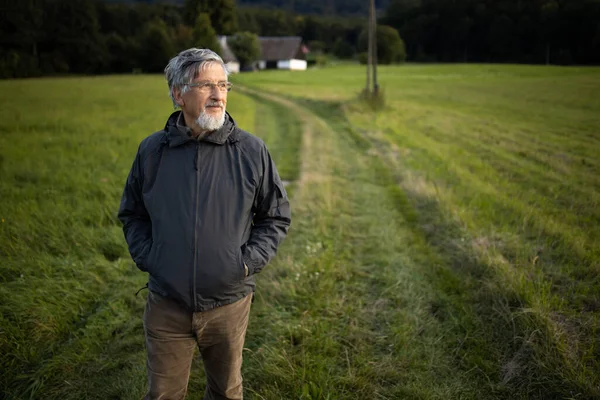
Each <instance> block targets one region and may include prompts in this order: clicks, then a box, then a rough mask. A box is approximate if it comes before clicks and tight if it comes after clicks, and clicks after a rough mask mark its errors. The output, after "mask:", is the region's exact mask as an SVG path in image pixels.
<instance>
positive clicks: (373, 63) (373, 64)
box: [365, 0, 379, 97]
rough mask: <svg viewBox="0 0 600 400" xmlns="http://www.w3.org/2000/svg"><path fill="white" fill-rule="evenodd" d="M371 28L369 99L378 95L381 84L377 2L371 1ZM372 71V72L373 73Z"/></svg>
mask: <svg viewBox="0 0 600 400" xmlns="http://www.w3.org/2000/svg"><path fill="white" fill-rule="evenodd" d="M368 21H369V26H368V33H369V39H368V42H367V43H368V46H367V47H368V49H367V86H366V89H365V94H366V95H367V96H368V97H371V95H377V93H378V92H379V84H378V83H377V20H376V18H375V0H369V20H368ZM371 70H372V71H371ZM371 76H372V77H373V84H372V85H373V86H372V87H373V92H372V93H371Z"/></svg>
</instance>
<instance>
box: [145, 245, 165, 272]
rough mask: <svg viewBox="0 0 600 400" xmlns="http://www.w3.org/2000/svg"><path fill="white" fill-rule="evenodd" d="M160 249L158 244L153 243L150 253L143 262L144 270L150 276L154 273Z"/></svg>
mask: <svg viewBox="0 0 600 400" xmlns="http://www.w3.org/2000/svg"><path fill="white" fill-rule="evenodd" d="M160 247H161V244H160V243H156V242H153V243H152V247H150V251H149V252H148V255H147V256H146V259H145V260H144V262H143V265H144V269H145V270H146V271H147V272H148V273H150V274H153V272H155V268H156V263H157V259H158V255H159V250H160Z"/></svg>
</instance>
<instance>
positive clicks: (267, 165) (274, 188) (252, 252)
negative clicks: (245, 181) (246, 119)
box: [242, 146, 291, 275]
mask: <svg viewBox="0 0 600 400" xmlns="http://www.w3.org/2000/svg"><path fill="white" fill-rule="evenodd" d="M261 159H262V160H261V163H262V169H263V174H262V179H261V182H260V183H259V187H258V192H257V195H256V198H255V202H254V209H253V211H254V219H253V225H252V229H251V231H250V238H249V239H248V241H247V242H246V245H245V247H244V248H243V249H242V257H243V260H244V263H245V264H246V266H247V267H248V275H252V274H256V273H259V272H260V271H261V270H262V269H263V268H264V267H265V265H267V264H268V263H269V261H270V260H271V259H272V258H273V257H274V256H275V254H276V253H277V248H278V246H279V245H280V243H281V242H282V241H283V239H284V238H285V236H286V235H287V232H288V229H289V226H290V223H291V211H290V203H289V200H288V197H287V193H286V191H285V188H284V187H283V183H282V182H281V178H280V177H279V174H278V172H277V168H276V167H275V163H273V160H272V159H271V156H270V154H269V152H268V151H267V149H266V147H265V146H263V149H262V151H261Z"/></svg>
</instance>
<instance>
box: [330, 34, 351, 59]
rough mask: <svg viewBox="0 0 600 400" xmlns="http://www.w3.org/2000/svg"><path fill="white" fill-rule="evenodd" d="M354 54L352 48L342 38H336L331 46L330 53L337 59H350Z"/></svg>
mask: <svg viewBox="0 0 600 400" xmlns="http://www.w3.org/2000/svg"><path fill="white" fill-rule="evenodd" d="M354 52H355V50H354V47H352V45H350V43H348V42H347V41H345V40H344V39H342V38H338V39H337V40H336V41H335V43H334V44H333V49H332V53H333V55H335V56H336V57H337V58H352V56H353V55H354Z"/></svg>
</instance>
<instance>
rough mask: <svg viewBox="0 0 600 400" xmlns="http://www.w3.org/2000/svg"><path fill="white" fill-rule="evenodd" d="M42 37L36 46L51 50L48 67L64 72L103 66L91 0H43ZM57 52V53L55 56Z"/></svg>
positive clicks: (103, 53) (103, 51) (92, 70)
mask: <svg viewBox="0 0 600 400" xmlns="http://www.w3.org/2000/svg"><path fill="white" fill-rule="evenodd" d="M45 4H46V7H45V12H44V14H45V15H44V26H43V40H42V41H41V43H40V48H41V50H43V51H44V52H45V53H49V54H53V56H52V58H51V62H50V63H45V65H46V66H47V67H49V68H55V67H56V69H55V72H67V71H60V68H61V65H62V63H63V62H64V63H65V64H66V65H67V66H68V72H73V73H97V72H102V71H103V70H105V67H106V64H107V60H108V56H107V51H106V47H105V46H104V40H103V37H102V35H101V34H100V24H99V22H98V13H97V9H96V5H95V2H94V1H93V0H79V1H71V0H53V1H46V3H45ZM59 55H60V56H59Z"/></svg>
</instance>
